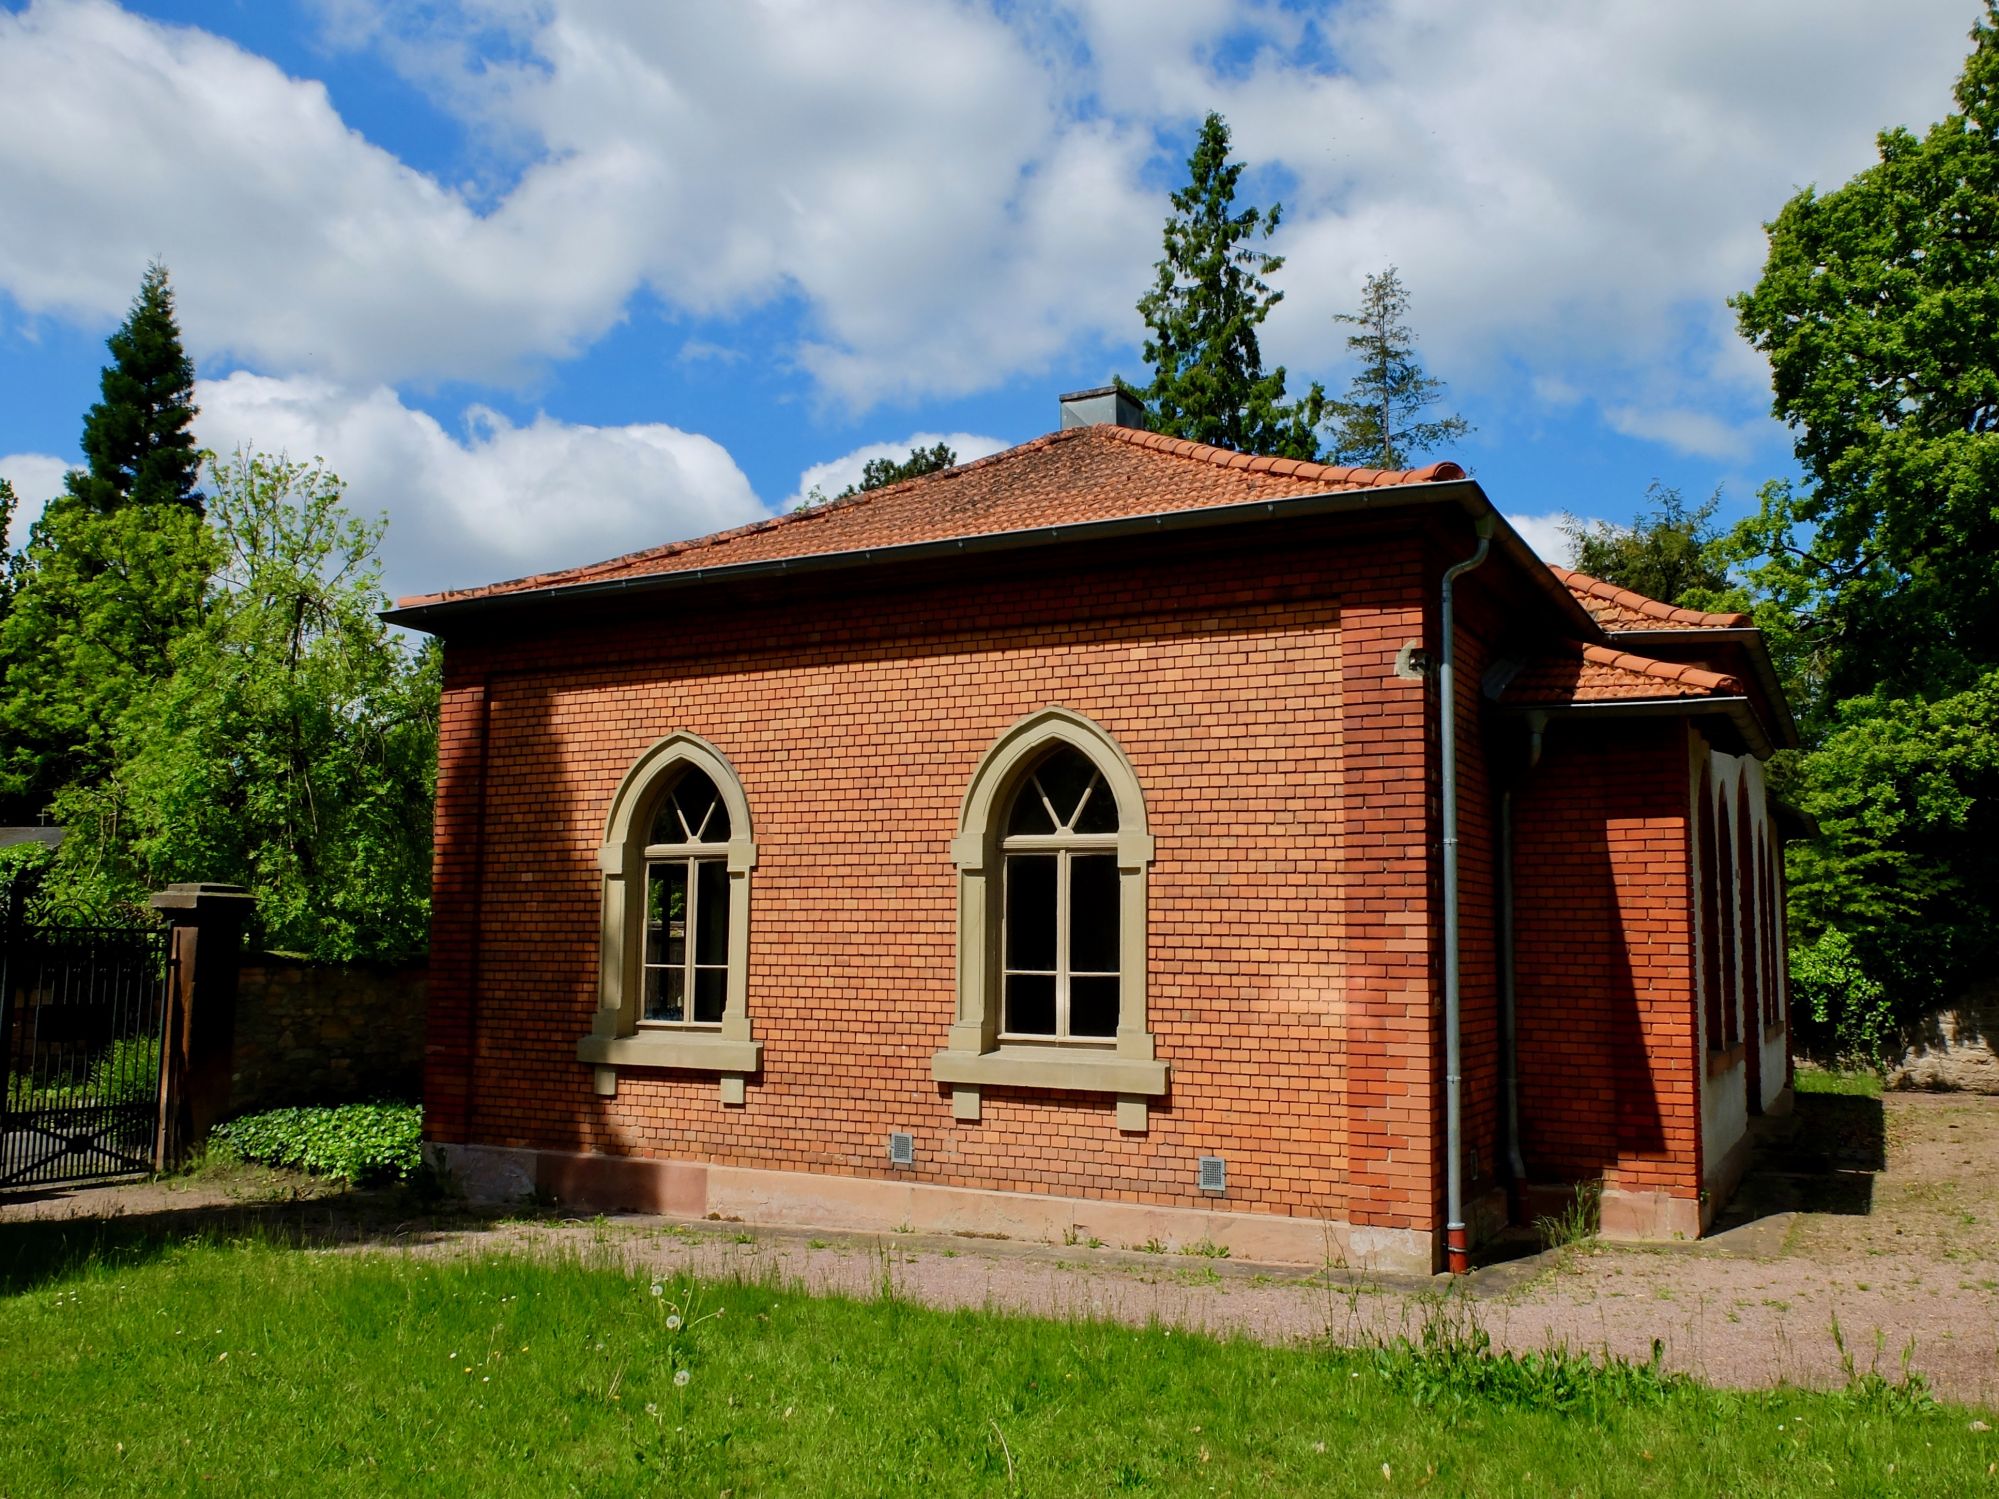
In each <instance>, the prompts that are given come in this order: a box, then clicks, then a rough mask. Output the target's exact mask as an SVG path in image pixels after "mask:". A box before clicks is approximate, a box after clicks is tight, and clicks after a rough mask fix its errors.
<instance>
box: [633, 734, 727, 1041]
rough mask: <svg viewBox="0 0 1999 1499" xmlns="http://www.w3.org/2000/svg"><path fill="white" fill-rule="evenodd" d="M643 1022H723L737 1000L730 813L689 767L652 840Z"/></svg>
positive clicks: (663, 804) (663, 807)
mask: <svg viewBox="0 0 1999 1499" xmlns="http://www.w3.org/2000/svg"><path fill="white" fill-rule="evenodd" d="M645 859H646V914H645V946H644V950H643V952H642V954H641V956H640V962H641V963H642V964H643V965H644V968H645V984H644V989H643V997H642V999H641V1002H640V1008H639V1024H641V1025H714V1026H719V1025H720V1024H721V1023H722V1011H723V1009H724V1007H725V1006H726V1005H727V1003H728V996H729V809H728V808H727V807H725V806H723V805H722V797H721V793H719V792H718V791H716V790H715V783H714V782H713V781H711V780H709V779H708V777H707V776H705V775H704V774H702V772H701V771H700V770H699V769H698V768H697V767H695V766H692V765H690V766H688V767H687V768H686V769H685V770H683V771H682V772H681V774H680V778H679V779H678V780H677V781H675V782H674V784H673V785H672V786H671V787H670V788H669V789H668V791H667V793H666V795H665V797H664V798H662V799H661V801H660V804H659V811H658V812H656V813H655V814H654V815H653V819H652V831H651V833H650V834H649V835H648V836H647V838H646V851H645Z"/></svg>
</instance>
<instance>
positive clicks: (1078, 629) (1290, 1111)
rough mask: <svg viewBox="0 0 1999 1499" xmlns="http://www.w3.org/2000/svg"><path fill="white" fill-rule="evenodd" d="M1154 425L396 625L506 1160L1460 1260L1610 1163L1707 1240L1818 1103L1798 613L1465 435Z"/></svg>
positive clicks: (439, 879) (457, 600) (487, 1121)
mask: <svg viewBox="0 0 1999 1499" xmlns="http://www.w3.org/2000/svg"><path fill="white" fill-rule="evenodd" d="M1121 412H1122V413H1127V419H1128V403H1121V402H1119V401H1117V400H1116V399H1114V398H1113V397H1111V396H1109V395H1108V394H1107V393H1086V395H1085V396H1084V397H1077V398H1065V403H1064V412H1063V416H1064V427H1063V429H1062V430H1060V431H1058V432H1055V433H1052V434H1050V435H1049V436H1046V437H1043V438H1039V439H1037V440H1035V441H1033V442H1030V443H1026V444H1024V445H1022V446H1020V447H1017V448H1013V449H1010V450H1009V451H1007V452H1004V453H1000V454H997V455H995V456H993V457H991V458H987V459H983V460H981V461H979V462H976V463H971V464H966V465H963V466H961V467H959V468H955V469H951V470H948V471H946V472H944V473H940V474H935V475H931V476H929V477H925V478H921V479H916V480H912V481H910V482H908V483H904V484H900V485H897V486H894V487H892V488H887V489H882V490H877V491H874V492H872V493H868V494H863V495H860V496H857V497H855V498H853V499H850V500H846V501H840V502H836V503H833V504H830V505H827V506H824V507H822V508H819V509H815V510H810V511H805V512H801V513H797V514H793V515H787V516H784V517H781V518H779V519H776V520H772V521H767V522H763V523H761V524H758V525H753V526H749V527H745V528H742V529H739V530H736V531H729V532H724V533H721V534H719V535H715V536H710V537H704V538H702V539H700V540H696V541H690V542H680V543H675V544H673V545H670V546H664V547H660V548H657V549H654V550H651V551H646V552H639V553H634V554H632V555H630V556H626V557H620V558H616V559H613V560H612V561H609V562H605V563H600V564H597V565H595V566H591V567H583V568H576V569H572V570H570V571H567V572H561V573H551V574H545V575H542V576H538V577H532V578H525V579H521V580H518V581H515V582H511V583H503V584H498V585H495V586H493V587H490V588H482V589H475V590H469V591H465V592H459V593H448V594H438V595H431V596H426V597H422V598H414V599H407V600H404V601H403V603H402V605H401V606H400V608H399V609H398V610H397V611H396V612H395V614H394V615H392V618H394V619H396V620H397V621H398V622H400V623H404V624H408V625H410V626H413V627H415V628H418V629H422V630H427V631H430V632H433V633H435V634H437V635H439V636H441V637H442V638H443V640H444V642H445V657H444V660H445V688H444V707H443V727H442V736H441V749H440V765H439V784H438V807H437V862H436V883H435V902H436V907H435V917H434V925H433V933H432V951H431V967H430V973H431V988H430V1016H429V1033H428V1042H427V1053H428V1060H427V1074H426V1083H425V1104H426V1109H425V1119H426V1130H427V1133H428V1136H429V1139H430V1141H431V1142H432V1144H433V1147H434V1149H435V1150H436V1151H437V1152H439V1153H440V1154H441V1155H442V1157H443V1158H444V1159H445V1160H447V1161H448V1162H449V1164H450V1165H451V1166H452V1168H453V1169H454V1170H456V1171H458V1172H459V1173H460V1174H461V1175H462V1176H463V1177H464V1178H465V1179H466V1180H467V1181H468V1182H469V1183H470V1184H471V1185H472V1186H473V1187H474V1188H475V1189H476V1190H483V1191H488V1192H505V1191H516V1192H517V1191H524V1190H527V1189H529V1188H539V1189H541V1190H543V1191H546V1192H551V1193H553V1194H555V1195H557V1196H558V1197H560V1198H562V1199H565V1200H576V1201H580V1202H590V1203H595V1204H597V1205H600V1206H628V1207H639V1208H651V1209H656V1210H661V1211H668V1212H675V1213H689V1214H704V1213H720V1214H723V1215H725V1216H736V1215H739V1216H741V1217H744V1218H746V1219H751V1220H763V1221H792V1222H800V1223H818V1224H825V1225H828V1226H835V1227H838V1226H849V1227H879V1228H887V1227H894V1226H900V1225H904V1224H907V1225H909V1226H912V1227H915V1228H919V1229H921V1228H935V1229H971V1230H976V1231H980V1232H987V1233H1007V1234H1013V1235H1016V1236H1020V1237H1037V1238H1049V1239H1052V1238H1059V1237H1062V1236H1064V1235H1065V1234H1074V1235H1078V1236H1083V1237H1095V1238H1098V1239H1102V1240H1104V1241H1106V1242H1109V1243H1115V1244H1133V1243H1143V1242H1146V1241H1148V1240H1152V1239H1158V1240H1160V1241H1161V1242H1164V1243H1166V1244H1169V1245H1177V1244H1188V1243H1193V1242H1197V1241H1199V1240H1202V1239H1207V1240H1210V1241H1213V1242H1214V1243H1216V1244H1223V1245H1228V1246H1230V1247H1231V1248H1232V1249H1233V1251H1234V1252H1235V1253H1236V1254H1237V1255H1238V1256H1245V1257H1265V1258H1276V1259H1285V1260H1292V1261H1300V1262H1317V1261H1319V1260H1320V1259H1322V1258H1323V1256H1324V1255H1325V1254H1326V1253H1327V1249H1328V1245H1329V1243H1330V1245H1331V1247H1332V1249H1333V1250H1334V1251H1335V1252H1337V1253H1340V1254H1343V1255H1345V1256H1346V1257H1347V1258H1348V1260H1349V1261H1351V1262H1354V1263H1361V1262H1366V1263H1371V1264H1374V1265H1377V1266H1380V1267H1382V1268H1390V1269H1417V1270H1429V1269H1431V1268H1433V1267H1434V1266H1438V1265H1442V1264H1444V1263H1445V1262H1446V1259H1447V1254H1446V1248H1447V1240H1448V1239H1450V1238H1453V1237H1457V1238H1459V1239H1460V1241H1461V1240H1462V1238H1464V1237H1469V1238H1470V1239H1472V1240H1476V1239H1477V1238H1478V1237H1480V1236H1482V1235H1484V1234H1486V1233H1489V1232H1490V1231H1492V1230H1493V1229H1494V1228H1496V1227H1497V1226H1499V1225H1500V1224H1503V1223H1504V1222H1505V1221H1507V1220H1508V1219H1509V1217H1510V1218H1512V1219H1513V1220H1514V1221H1522V1220H1524V1219H1525V1218H1528V1217H1531V1216H1532V1215H1533V1214H1534V1213H1535V1212H1537V1211H1545V1209H1546V1206H1547V1202H1548V1201H1549V1200H1550V1199H1551V1198H1552V1197H1553V1195H1554V1194H1556V1193H1558V1192H1566V1191H1567V1190H1568V1189H1569V1188H1570V1187H1572V1185H1573V1184H1575V1183H1578V1182H1582V1181H1600V1182H1601V1183H1602V1185H1603V1203H1604V1226H1605V1230H1606V1232H1609V1233H1614V1234H1621V1235H1626V1236H1634V1237H1643V1236H1669V1237H1670V1236H1677V1235H1685V1236H1689V1237H1691V1236H1694V1235H1697V1234H1698V1233H1699V1232H1700V1231H1701V1230H1702V1228H1703V1227H1704V1226H1705V1224H1706V1221H1707V1219H1708V1217H1709V1216H1710V1214H1711V1213H1712V1211H1713V1209H1714V1206H1715V1205H1716V1204H1717V1203H1718V1202H1719V1201H1720V1200H1721V1199H1722V1198H1723V1197H1724V1196H1725V1195H1726V1193H1727V1191H1728V1190H1729V1189H1730V1188H1731V1187H1732V1185H1733V1182H1734V1177H1735V1175H1736V1174H1737V1173H1738V1172H1739V1170H1740V1167H1741V1161H1742V1157H1743V1154H1744V1151H1745V1145H1746V1134H1747V1130H1748V1127H1749V1123H1750V1119H1751V1116H1753V1115H1756V1114H1758V1113H1762V1112H1766V1111H1777V1110H1779V1109H1782V1108H1784V1107H1787V1106H1788V1103H1789V1092H1788V1076H1787V1074H1788V1058H1789V1047H1788V1031H1787V1006H1786V995H1785V984H1784V971H1783V954H1784V947H1785V944H1784V940H1783V933H1782V930H1781V911H1782V901H1781V892H1780V884H1779V882H1780V879H1781V861H1780V859H1779V858H1778V848H1777V837H1778V832H1779V824H1778V820H1777V815H1776V813H1775V812H1774V811H1773V809H1772V807H1771V806H1770V804H1769V803H1768V802H1767V800H1766V797H1765V791H1764V778H1763V764H1764V761H1765V759H1766V758H1767V757H1768V755H1769V754H1770V752H1771V750H1772V749H1773V748H1774V747H1777V746H1780V745H1782V744H1785V743H1788V742H1790V738H1791V736H1792V733H1793V730H1792V728H1791V725H1790V720H1789V717H1788V714H1787V711H1786V709H1785V706H1784V703H1783V700H1782V697H1781V693H1780V691H1779V689H1778V687H1777V685H1776V681H1775V678H1774V676H1773V674H1772V672H1771V669H1770V664H1769V659H1768V656H1767V654H1766V653H1765V650H1764V647H1763V644H1762V641H1761V638H1760V636H1759V635H1758V634H1757V632H1756V631H1755V630H1754V629H1753V628H1751V627H1750V626H1749V623H1748V621H1747V619H1746V618H1744V617H1742V616H1737V615H1708V614H1699V613H1695V612H1692V611H1688V610H1682V609H1673V608H1669V607H1667V606H1665V605H1663V604H1659V603H1656V602H1654V601H1651V600H1648V599H1643V598H1639V597H1638V596H1636V595H1634V594H1630V593H1625V592H1621V591H1619V590H1616V589H1613V588H1610V587H1608V586H1607V585H1604V584H1601V583H1598V582H1596V581H1594V580H1592V579H1589V578H1586V577H1582V576H1580V575H1577V574H1573V573H1567V572H1564V571H1563V570H1561V569H1551V568H1550V567H1548V566H1546V565H1545V564H1543V563H1541V562H1539V561H1537V560H1536V559H1535V557H1534V556H1533V554H1532V553H1531V552H1530V551H1529V550H1528V549H1527V547H1526V546H1525V545H1524V544H1523V543H1522V542H1521V541H1520V539H1519V538H1518V537H1517V536H1516V535H1515V534H1514V533H1513V532H1512V530H1511V529H1510V528H1509V527H1507V526H1506V524H1505V523H1504V522H1503V521H1501V520H1499V519H1498V517H1497V516H1496V514H1495V512H1494V510H1493V508H1492V505H1491V503H1490V501H1488V499H1487V498H1486V496H1485V494H1484V493H1483V492H1482V491H1481V490H1480V488H1479V486H1478V485H1477V484H1476V483H1474V482H1472V481H1471V480H1469V479H1467V478H1466V477H1465V476H1464V474H1463V473H1462V471H1461V470H1459V469H1458V468H1457V467H1456V466H1455V465H1453V464H1448V463H1439V464H1432V465H1430V466H1429V467H1427V468H1423V469H1418V470H1415V471H1412V472H1403V473H1385V472H1378V471H1374V470H1367V469H1358V470H1356V469H1343V468H1332V467H1326V466H1322V465H1316V464H1309V463H1299V462H1295V461H1291V460H1282V459H1278V460H1273V459H1267V458H1250V457H1246V456H1244V455H1241V454H1237V453H1230V452H1227V451H1223V450H1220V449H1215V448H1207V447H1202V446H1200V445H1197V444H1192V443H1187V442H1182V441H1177V440H1174V439H1169V438H1164V437H1159V436H1155V435H1152V434H1149V433H1146V432H1143V431H1140V430H1136V429H1135V428H1134V427H1132V426H1129V425H1118V424H1117V421H1116V417H1117V416H1118V415H1119V414H1120V413H1121ZM1474 558H1476V559H1477V565H1475V566H1473V567H1471V568H1469V569H1467V568H1464V567H1461V566H1459V565H1460V564H1464V563H1466V562H1467V561H1469V560H1471V559H1474ZM1454 567H1456V568H1457V572H1456V573H1455V575H1454V576H1455V582H1454V584H1453V585H1452V586H1453V589H1454V594H1455V597H1454V601H1453V604H1452V606H1451V608H1452V610H1453V611H1454V615H1455V623H1454V626H1453V628H1452V630H1451V632H1450V640H1449V648H1448V649H1446V639H1445V632H1444V615H1445V605H1444V601H1443V600H1444V577H1445V574H1446V572H1447V570H1450V569H1453V568H1454ZM1446 678H1448V679H1449V681H1450V683H1451V690H1450V693H1449V697H1450V700H1451V703H1452V713H1453V717H1452V721H1451V722H1450V723H1448V724H1446V722H1445V718H1444V713H1443V710H1442V706H1441V705H1442V703H1443V701H1444V681H1445V679H1446ZM1447 740H1452V741H1454V750H1453V751H1452V753H1451V755H1450V759H1451V762H1452V766H1453V773H1452V774H1450V775H1447V774H1446V773H1445V768H1446V741H1447ZM1452 823H1455V829H1454V830H1453V828H1452V826H1451V824H1452ZM1453 832H1454V834H1455V837H1453ZM1453 864H1454V865H1455V869H1453V868H1452V867H1451V866H1452V865H1453ZM1453 892H1455V901H1453V900H1452V899H1451V896H1452V894H1453ZM1453 906H1455V911H1454V912H1453ZM1454 1038H1455V1041H1456V1048H1455V1050H1456V1054H1457V1058H1458V1065H1457V1066H1456V1068H1455V1069H1453V1067H1452V1066H1451V1065H1450V1064H1451V1058H1452V1054H1453V1039H1454ZM1454 1072H1455V1075H1456V1078H1457V1079H1458V1080H1457V1081H1456V1082H1455V1083H1454V1082H1453V1074H1454ZM1454 1094H1455V1098H1456V1106H1455V1108H1454V1107H1453V1095H1454ZM1454 1117H1455V1119H1456V1131H1455V1134H1456V1138H1457V1149H1456V1151H1455V1153H1454V1152H1453V1151H1452V1149H1451V1148H1450V1141H1451V1139H1452V1137H1453V1128H1452V1121H1453V1118H1454ZM1454 1155H1455V1163H1456V1166H1457V1170H1456V1171H1455V1172H1453V1171H1452V1170H1451V1164H1452V1161H1453V1156H1454ZM1454 1209H1455V1214H1454V1211H1453V1210H1454ZM1454 1218H1455V1221H1457V1222H1459V1223H1462V1224H1463V1225H1464V1234H1463V1235H1460V1236H1453V1235H1449V1234H1447V1228H1448V1227H1449V1226H1450V1225H1451V1224H1452V1222H1453V1221H1454Z"/></svg>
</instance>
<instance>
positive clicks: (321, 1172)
mask: <svg viewBox="0 0 1999 1499" xmlns="http://www.w3.org/2000/svg"><path fill="white" fill-rule="evenodd" d="M211 1138H212V1140H213V1141H214V1142H215V1144H216V1145H219V1146H220V1147H221V1148H222V1149H223V1150H224V1151H226V1152H228V1153H231V1154H233V1155H235V1156H236V1157H238V1158H239V1159H241V1160H245V1161H254V1162H256V1163H257V1164H259V1165H263V1166H287V1167H290V1168H292V1169H294V1170H298V1171H309V1172H311V1173H312V1174H313V1175H315V1176H335V1177H339V1178H340V1179H341V1180H343V1181H350V1182H375V1181H391V1180H392V1181H407V1180H408V1179H409V1178H410V1177H411V1176H413V1175H415V1174H416V1172H417V1170H418V1169H419V1168H420V1167H421V1166H422V1164H423V1149H422V1142H423V1110H422V1108H421V1107H419V1106H418V1105H416V1104H413V1103H348V1104H341V1105H339V1106H337V1107H333V1108H313V1109H271V1110H268V1111H267V1112H265V1113H262V1114H245V1115H244V1116H243V1117H242V1118H240V1119H232V1120H230V1121H229V1122H228V1123H227V1124H220V1125H217V1126H216V1128H215V1132H214V1134H213V1136H212V1137H211Z"/></svg>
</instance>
